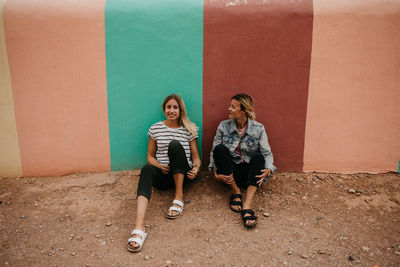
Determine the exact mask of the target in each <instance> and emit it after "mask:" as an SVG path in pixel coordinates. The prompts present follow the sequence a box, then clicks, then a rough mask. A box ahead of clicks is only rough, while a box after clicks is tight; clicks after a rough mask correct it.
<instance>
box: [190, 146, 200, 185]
mask: <svg viewBox="0 0 400 267" xmlns="http://www.w3.org/2000/svg"><path fill="white" fill-rule="evenodd" d="M189 146H190V152H191V154H192V160H193V168H192V169H191V170H190V171H188V172H187V177H188V178H189V179H194V177H196V175H197V174H198V173H199V172H200V166H201V160H200V155H199V148H198V147H197V138H196V139H193V140H192V141H190V142H189Z"/></svg>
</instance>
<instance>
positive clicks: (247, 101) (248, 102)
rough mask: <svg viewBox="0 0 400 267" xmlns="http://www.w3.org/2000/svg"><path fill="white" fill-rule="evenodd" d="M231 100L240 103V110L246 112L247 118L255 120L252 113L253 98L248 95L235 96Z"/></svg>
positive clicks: (254, 115)
mask: <svg viewBox="0 0 400 267" xmlns="http://www.w3.org/2000/svg"><path fill="white" fill-rule="evenodd" d="M232 99H235V100H236V101H238V102H239V103H240V109H241V110H243V111H245V112H246V116H247V118H249V119H251V120H254V119H255V118H256V113H255V112H254V104H253V98H252V97H251V96H249V95H248V94H237V95H234V96H233V97H232V98H231V100H232Z"/></svg>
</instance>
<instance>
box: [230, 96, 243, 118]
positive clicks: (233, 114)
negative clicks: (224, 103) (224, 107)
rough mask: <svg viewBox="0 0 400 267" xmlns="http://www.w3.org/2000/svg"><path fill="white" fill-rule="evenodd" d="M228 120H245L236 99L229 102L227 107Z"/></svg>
mask: <svg viewBox="0 0 400 267" xmlns="http://www.w3.org/2000/svg"><path fill="white" fill-rule="evenodd" d="M228 110H229V118H230V119H235V120H236V119H240V118H242V119H244V118H246V111H243V110H241V108H240V103H239V101H237V100H236V99H232V100H231V105H230V106H229V109H228Z"/></svg>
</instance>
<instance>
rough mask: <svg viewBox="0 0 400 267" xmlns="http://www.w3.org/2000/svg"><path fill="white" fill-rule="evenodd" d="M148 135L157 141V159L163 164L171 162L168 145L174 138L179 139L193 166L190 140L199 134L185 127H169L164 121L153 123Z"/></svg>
mask: <svg viewBox="0 0 400 267" xmlns="http://www.w3.org/2000/svg"><path fill="white" fill-rule="evenodd" d="M147 135H148V136H150V137H151V138H152V139H153V140H155V141H156V142H157V150H156V159H157V161H158V162H160V163H161V164H169V159H168V145H169V143H170V142H171V141H172V140H177V141H179V143H181V145H182V146H183V149H184V150H185V154H186V158H187V160H188V163H189V165H190V166H193V164H192V160H191V154H190V146H189V142H190V141H192V140H193V139H196V138H198V137H199V136H198V135H196V136H194V135H193V134H191V133H190V132H189V131H188V130H187V129H186V128H185V127H183V126H181V127H179V128H177V129H172V128H168V127H167V126H165V125H164V123H163V122H162V121H159V122H157V123H155V124H153V125H152V126H151V127H150V129H149V131H148V132H147Z"/></svg>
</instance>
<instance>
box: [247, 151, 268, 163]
mask: <svg viewBox="0 0 400 267" xmlns="http://www.w3.org/2000/svg"><path fill="white" fill-rule="evenodd" d="M250 161H253V162H259V163H263V164H264V162H265V158H264V156H263V154H261V153H256V154H254V155H253V156H252V157H251V159H250Z"/></svg>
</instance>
